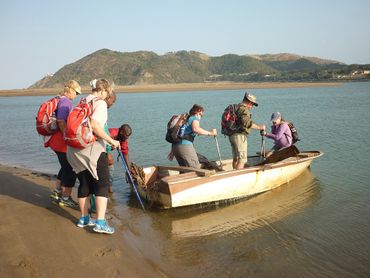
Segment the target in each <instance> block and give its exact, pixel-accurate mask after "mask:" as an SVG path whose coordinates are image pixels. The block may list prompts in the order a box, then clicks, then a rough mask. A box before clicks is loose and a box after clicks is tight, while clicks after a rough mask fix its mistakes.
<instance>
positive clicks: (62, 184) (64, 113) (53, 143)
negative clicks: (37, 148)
mask: <svg viewBox="0 0 370 278" xmlns="http://www.w3.org/2000/svg"><path fill="white" fill-rule="evenodd" d="M79 94H81V87H80V85H79V84H78V83H77V81H75V80H70V81H68V82H67V83H66V84H65V85H64V91H63V93H61V94H60V99H59V102H58V106H57V108H56V110H55V115H56V121H57V126H58V131H57V132H56V133H54V134H52V135H51V136H50V139H49V140H47V141H46V142H45V147H50V148H51V149H52V150H53V151H54V152H55V153H56V155H57V157H58V161H59V164H60V170H59V172H58V175H57V181H56V188H55V189H54V191H53V193H52V194H51V196H50V197H52V198H54V199H56V200H57V201H58V203H59V205H61V206H68V207H77V206H78V204H77V203H76V202H75V201H74V200H73V199H72V198H71V193H72V188H73V187H74V185H75V182H76V174H75V173H74V172H73V170H72V167H71V165H70V164H69V163H68V161H67V157H66V152H67V145H66V143H65V141H64V131H65V128H66V124H67V118H68V115H69V113H70V111H71V110H72V107H73V104H72V100H74V99H75V98H76V96H77V95H79Z"/></svg>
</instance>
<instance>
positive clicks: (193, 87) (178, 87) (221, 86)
mask: <svg viewBox="0 0 370 278" xmlns="http://www.w3.org/2000/svg"><path fill="white" fill-rule="evenodd" d="M342 84H343V83H342V82H253V83H234V82H217V83H179V84H153V85H130V86H115V88H114V90H115V92H116V93H118V94H119V93H148V92H179V91H210V90H238V89H272V88H303V87H328V86H341V85H342ZM61 90H62V87H58V88H43V89H13V90H0V97H11V96H43V95H55V94H58V93H59V92H60V91H61ZM90 90H91V88H90V87H82V92H83V93H86V92H90Z"/></svg>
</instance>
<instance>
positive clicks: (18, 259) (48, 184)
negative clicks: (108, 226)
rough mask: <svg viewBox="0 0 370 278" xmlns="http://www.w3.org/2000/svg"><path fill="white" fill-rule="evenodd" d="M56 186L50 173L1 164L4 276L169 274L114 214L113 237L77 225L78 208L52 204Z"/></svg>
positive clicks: (0, 262) (0, 255) (1, 263)
mask: <svg viewBox="0 0 370 278" xmlns="http://www.w3.org/2000/svg"><path fill="white" fill-rule="evenodd" d="M53 184H54V177H52V176H49V175H45V174H42V173H38V172H35V171H31V170H27V169H21V168H17V167H10V166H3V165H0V219H1V222H0V223H1V224H0V258H1V260H0V269H1V275H0V276H1V277H167V276H166V275H165V274H164V273H163V272H162V271H161V270H160V269H158V268H157V267H156V266H155V265H153V264H152V263H151V262H150V260H149V259H147V258H145V257H144V256H142V255H141V254H140V252H139V251H138V250H137V249H135V247H134V246H132V244H130V242H129V240H128V239H127V238H126V236H125V233H127V232H128V231H127V230H126V227H124V226H123V225H122V224H120V222H119V221H117V219H115V218H114V215H113V214H112V213H108V217H110V218H111V219H110V221H111V222H112V223H113V225H114V227H115V228H116V233H115V234H114V235H102V234H96V233H94V232H93V231H92V230H91V228H86V229H82V228H78V227H76V225H75V223H76V221H77V220H78V217H79V211H78V210H74V209H71V208H61V207H59V206H58V205H56V204H54V203H52V201H51V199H50V198H49V195H50V192H51V189H52V188H53ZM75 194H76V192H74V198H76V197H75Z"/></svg>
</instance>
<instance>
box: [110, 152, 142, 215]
mask: <svg viewBox="0 0 370 278" xmlns="http://www.w3.org/2000/svg"><path fill="white" fill-rule="evenodd" d="M117 151H118V153H119V156H120V157H121V160H122V165H123V168H124V169H125V170H126V173H127V175H128V179H129V182H130V183H131V185H132V187H133V188H134V191H135V193H136V196H137V198H138V199H139V202H140V205H141V207H142V208H143V210H144V211H145V208H144V204H143V202H142V201H141V198H140V195H139V192H138V191H137V189H136V186H135V183H134V180H133V179H132V176H131V173H130V170H129V169H128V166H127V163H126V160H125V158H124V157H123V155H122V152H120V151H119V150H117Z"/></svg>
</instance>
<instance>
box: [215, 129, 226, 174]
mask: <svg viewBox="0 0 370 278" xmlns="http://www.w3.org/2000/svg"><path fill="white" fill-rule="evenodd" d="M214 137H215V142H216V148H217V153H218V158H219V159H220V167H221V170H224V168H223V165H222V159H221V153H220V146H219V145H218V140H217V135H215V136H214Z"/></svg>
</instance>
